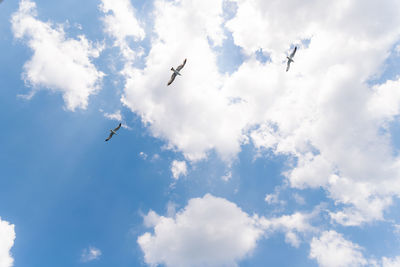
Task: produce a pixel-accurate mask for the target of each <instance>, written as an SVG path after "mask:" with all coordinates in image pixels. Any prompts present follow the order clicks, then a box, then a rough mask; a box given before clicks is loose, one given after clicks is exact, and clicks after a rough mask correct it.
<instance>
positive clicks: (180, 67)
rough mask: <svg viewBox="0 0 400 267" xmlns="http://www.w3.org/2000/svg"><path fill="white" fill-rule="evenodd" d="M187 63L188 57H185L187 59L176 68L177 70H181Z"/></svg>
mask: <svg viewBox="0 0 400 267" xmlns="http://www.w3.org/2000/svg"><path fill="white" fill-rule="evenodd" d="M185 64H186V58H185V60H184V61H183V63H182V64H181V65H179V66H178V67H177V68H176V70H177V71H180V70H181V69H183V67H184V66H185Z"/></svg>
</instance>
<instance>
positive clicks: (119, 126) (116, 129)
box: [114, 123, 121, 132]
mask: <svg viewBox="0 0 400 267" xmlns="http://www.w3.org/2000/svg"><path fill="white" fill-rule="evenodd" d="M119 128H121V123H120V124H119V125H118V127H117V128H115V129H114V132H116V131H118V130H119Z"/></svg>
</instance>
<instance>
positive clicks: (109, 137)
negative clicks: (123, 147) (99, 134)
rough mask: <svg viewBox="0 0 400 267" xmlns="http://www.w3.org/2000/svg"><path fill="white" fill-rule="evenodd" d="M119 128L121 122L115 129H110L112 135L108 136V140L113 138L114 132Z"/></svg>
mask: <svg viewBox="0 0 400 267" xmlns="http://www.w3.org/2000/svg"><path fill="white" fill-rule="evenodd" d="M119 128H121V123H120V124H119V125H118V127H117V128H115V129H114V130H112V129H111V130H110V135H109V136H108V137H107V139H106V142H107V141H108V140H110V139H111V137H112V136H113V135H114V134H117V133H116V132H117V131H118V130H119Z"/></svg>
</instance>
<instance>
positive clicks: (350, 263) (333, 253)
mask: <svg viewBox="0 0 400 267" xmlns="http://www.w3.org/2000/svg"><path fill="white" fill-rule="evenodd" d="M310 247H311V249H310V258H312V259H315V260H317V262H318V264H319V266H322V267H356V266H365V265H367V264H368V261H367V259H365V258H364V256H363V254H362V252H361V251H362V249H361V248H360V247H359V246H358V245H357V244H354V243H352V242H351V241H348V240H346V239H344V238H343V236H342V235H341V234H339V233H337V232H335V231H325V232H323V233H322V234H321V236H320V237H319V238H315V237H314V238H313V239H312V241H311V244H310Z"/></svg>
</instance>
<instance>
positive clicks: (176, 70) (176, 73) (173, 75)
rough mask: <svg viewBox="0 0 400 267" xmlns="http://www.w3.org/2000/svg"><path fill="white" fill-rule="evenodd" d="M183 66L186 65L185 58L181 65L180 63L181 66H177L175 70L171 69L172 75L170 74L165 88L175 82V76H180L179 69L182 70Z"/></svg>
mask: <svg viewBox="0 0 400 267" xmlns="http://www.w3.org/2000/svg"><path fill="white" fill-rule="evenodd" d="M185 64H186V58H185V60H184V61H183V63H182V64H181V65H179V66H178V67H177V68H176V69H174V67H172V68H171V70H172V71H173V72H174V73H172V75H171V79H170V80H169V82H168V84H167V86H168V85H170V84H171V83H172V82H173V81H174V80H175V77H176V75H180V76H182V74H180V73H179V71H180V70H181V69H183V67H184V66H185Z"/></svg>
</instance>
